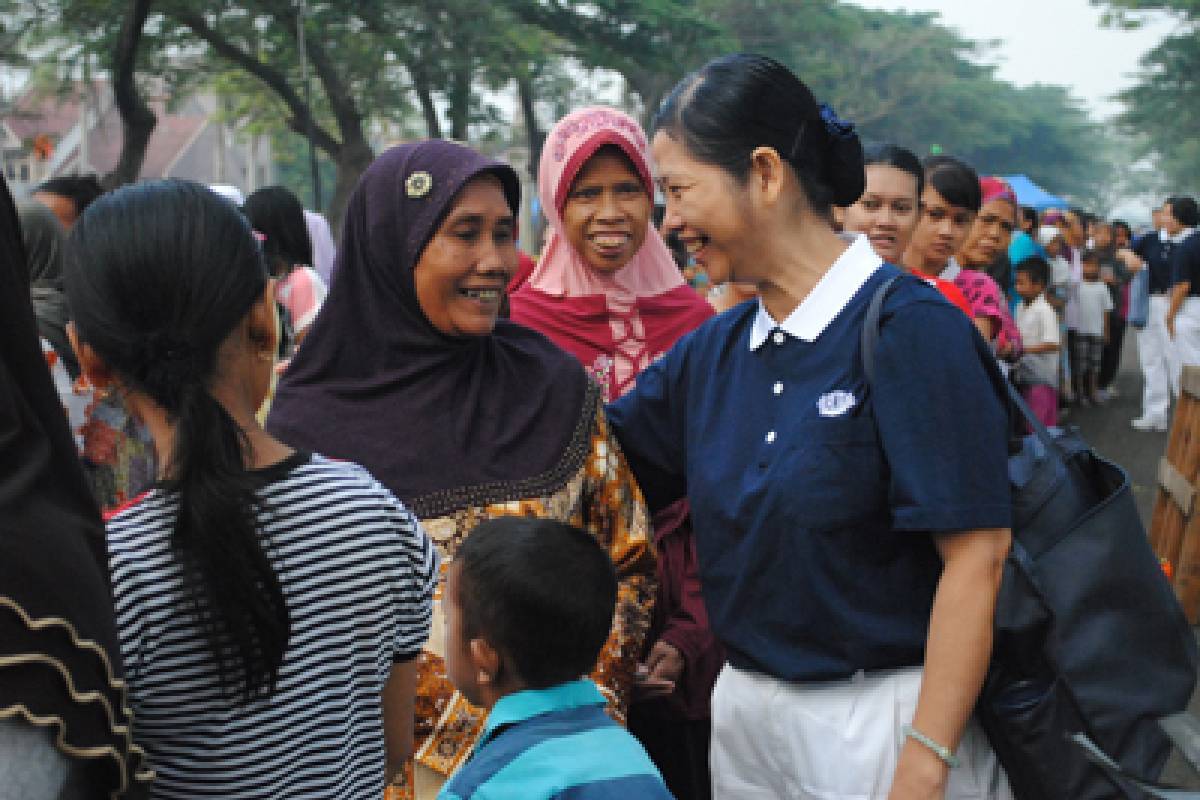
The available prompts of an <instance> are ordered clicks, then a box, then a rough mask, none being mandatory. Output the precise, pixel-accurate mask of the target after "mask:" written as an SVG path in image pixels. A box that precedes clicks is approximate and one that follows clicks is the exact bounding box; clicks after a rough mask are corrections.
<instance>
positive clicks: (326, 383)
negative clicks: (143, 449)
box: [267, 141, 654, 797]
mask: <svg viewBox="0 0 1200 800" xmlns="http://www.w3.org/2000/svg"><path fill="white" fill-rule="evenodd" d="M519 204H520V183H519V181H518V179H517V175H516V173H515V172H514V171H513V169H512V168H511V167H509V166H508V165H506V164H502V163H500V162H497V161H493V160H491V159H489V158H486V157H484V156H482V155H480V154H478V153H476V152H474V151H473V150H470V149H468V148H466V147H463V146H461V145H457V144H452V143H450V142H443V141H427V142H420V143H416V144H409V145H402V146H400V147H395V148H393V149H391V150H389V151H387V152H386V153H384V154H383V155H382V156H380V157H379V159H378V160H376V162H375V163H374V164H373V165H372V166H371V168H370V169H368V170H367V172H366V173H365V174H364V175H363V177H362V180H361V181H360V182H359V185H358V187H357V188H356V189H355V191H354V194H353V196H352V197H351V199H350V205H349V208H348V210H347V215H346V223H345V228H344V233H343V240H342V246H341V248H340V250H339V252H338V257H337V264H336V266H335V272H336V274H337V280H336V281H334V284H333V287H332V289H331V290H330V293H329V297H328V298H327V300H326V303H325V306H324V308H323V309H322V311H321V315H320V316H319V317H318V318H317V321H316V322H315V323H313V327H312V329H311V330H310V332H309V335H308V338H307V340H306V341H305V344H304V346H303V347H302V348H300V350H299V352H298V354H297V356H296V357H295V359H294V360H293V361H292V364H291V366H290V367H289V369H288V371H287V373H286V374H285V375H284V377H283V379H282V380H281V382H280V385H279V389H278V392H277V394H276V397H275V401H274V405H273V407H272V411H271V415H270V417H269V419H268V422H267V427H268V429H269V430H270V431H271V432H272V433H273V434H275V435H276V436H278V437H279V438H280V439H282V440H283V441H285V442H287V443H288V444H291V445H292V446H294V447H299V448H304V449H312V450H317V451H320V452H323V453H326V454H328V455H330V456H333V457H341V458H346V459H349V460H353V461H355V462H357V463H359V464H362V465H363V466H365V467H366V468H367V469H369V470H370V471H371V472H372V473H373V474H374V475H375V477H376V478H378V479H379V480H380V481H381V482H382V483H383V484H384V485H386V486H387V487H388V488H389V489H391V490H392V492H394V493H395V494H396V495H397V496H398V497H399V498H401V499H402V500H403V501H404V502H405V503H406V505H408V507H409V508H410V509H411V510H412V511H413V512H414V513H416V515H417V516H418V517H420V518H421V521H422V524H423V525H424V527H425V529H426V531H427V532H428V533H429V535H430V536H431V538H432V539H433V540H434V542H435V543H436V544H437V545H438V547H439V549H440V551H441V555H442V560H443V569H445V568H446V567H448V565H449V564H450V562H451V561H452V560H453V558H454V555H455V553H456V552H457V550H458V547H459V545H460V544H461V543H462V541H463V539H464V537H465V536H466V534H467V533H468V532H469V531H470V530H471V529H472V528H473V527H474V526H475V525H476V524H478V523H479V522H481V521H483V520H485V519H488V518H491V517H495V516H503V515H506V514H526V515H536V516H543V517H548V518H554V519H558V520H562V521H565V522H569V523H571V524H574V525H578V526H580V527H582V528H584V529H585V530H588V531H589V532H591V533H592V534H593V535H595V536H596V537H597V539H599V540H600V541H601V543H602V544H603V545H604V546H605V547H606V548H607V549H608V550H609V553H610V554H611V556H612V559H613V562H614V564H615V565H616V567H617V571H618V576H619V577H620V579H621V583H620V594H619V598H618V607H617V614H616V619H615V620H614V626H613V633H612V636H611V637H610V640H609V643H608V644H607V645H606V647H605V649H604V651H603V652H602V653H601V656H600V661H599V663H598V665H597V667H596V672H595V673H594V675H593V677H594V678H595V679H596V681H597V683H598V684H599V685H600V687H601V689H602V691H604V692H605V694H606V695H607V696H608V698H609V700H610V709H611V711H612V712H613V714H614V716H616V717H617V718H618V719H623V718H624V714H625V710H626V708H627V707H628V701H629V692H630V689H631V687H632V684H633V678H634V673H635V669H636V664H637V658H638V655H639V653H640V652H641V648H642V640H643V638H644V636H645V633H646V628H647V626H648V623H649V613H650V603H651V598H652V597H653V575H654V556H653V549H652V546H651V539H650V534H651V531H650V522H649V518H648V515H647V511H646V507H645V502H644V500H643V498H642V494H641V491H640V490H639V489H638V487H637V484H636V483H635V482H634V480H633V477H632V475H631V473H630V472H629V468H628V466H627V464H626V462H625V458H624V456H623V455H622V454H621V450H620V447H619V446H618V444H617V443H616V440H615V439H613V438H612V436H611V435H610V433H609V431H608V427H607V423H606V421H605V417H604V411H603V405H602V403H601V398H600V390H599V389H598V387H596V386H595V385H594V384H591V383H590V382H589V381H588V379H587V377H586V375H585V373H584V371H583V368H582V367H581V366H580V365H579V362H578V361H576V360H575V359H574V358H573V357H571V356H569V355H567V354H566V353H564V352H562V351H561V350H559V349H558V348H557V347H556V346H554V345H553V344H552V343H551V342H550V341H549V340H548V339H546V338H545V337H543V336H542V335H541V334H538V333H535V332H534V331H532V330H529V329H528V328H525V327H523V326H520V325H517V324H515V323H511V322H508V321H507V320H502V319H499V312H500V307H501V303H502V301H503V299H504V291H505V287H506V285H507V283H508V281H509V279H510V278H511V277H512V275H513V273H514V271H515V270H516V266H517V248H516V216H517V209H518V207H519ZM434 617H435V625H434V627H435V632H434V634H433V636H431V637H430V643H429V645H428V647H427V649H426V652H425V653H424V655H423V656H422V658H421V662H420V665H419V671H420V674H419V683H418V695H417V708H416V716H417V731H416V733H417V750H416V760H417V768H416V786H415V796H418V797H425V796H427V795H428V796H430V797H432V796H433V795H434V794H436V790H437V787H438V786H440V785H441V782H442V781H443V780H444V779H445V776H447V775H449V774H450V773H451V772H453V771H454V769H456V768H457V767H458V766H459V765H460V764H461V763H462V762H463V761H464V760H465V759H466V758H467V756H468V755H469V754H470V752H471V749H472V746H473V745H474V743H475V741H476V739H477V737H478V735H479V733H480V732H481V731H482V726H483V722H484V718H485V712H483V711H482V710H480V709H477V708H474V707H473V706H471V705H470V704H469V703H468V702H467V701H466V700H465V699H464V698H463V697H462V695H461V694H459V693H457V692H456V691H454V688H453V686H452V685H451V684H450V682H449V680H448V679H447V677H446V665H445V662H444V660H443V659H442V654H441V652H440V649H441V634H440V633H439V632H438V630H437V629H438V627H439V620H440V619H441V609H440V605H438V606H436V607H435V611H434ZM413 792H414V787H413V786H407V787H405V789H404V792H402V793H401V796H405V794H406V793H407V795H408V796H414V795H413Z"/></svg>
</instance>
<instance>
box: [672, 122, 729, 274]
mask: <svg viewBox="0 0 1200 800" xmlns="http://www.w3.org/2000/svg"><path fill="white" fill-rule="evenodd" d="M652 150H653V153H654V162H655V164H656V165H657V167H658V175H657V181H658V185H659V188H660V189H661V190H662V193H663V196H664V197H665V198H666V201H667V207H666V214H665V216H664V217H663V225H664V229H665V230H667V231H671V232H674V233H675V234H676V235H677V236H678V237H679V241H680V242H682V243H683V245H684V247H686V248H687V251H688V253H689V254H690V255H691V256H692V258H693V259H695V261H696V264H697V265H698V266H700V267H702V268H703V269H704V270H705V272H706V273H707V274H708V277H709V279H710V280H711V281H712V283H713V284H721V283H725V282H727V281H731V280H736V279H737V278H738V276H737V272H738V269H739V268H741V269H745V266H744V265H742V264H740V263H739V260H738V256H739V254H740V252H741V251H742V249H743V247H744V241H745V237H746V236H747V235H749V233H750V231H751V229H752V226H751V224H750V221H749V220H748V219H747V214H746V210H745V208H744V207H743V205H742V204H740V203H739V200H740V199H741V198H742V197H743V192H744V189H743V187H742V186H740V185H738V182H737V181H736V180H734V178H733V176H731V175H730V174H729V173H728V172H726V171H725V170H723V169H721V168H720V167H717V166H714V165H712V164H706V163H704V162H702V161H698V160H696V159H695V158H694V157H693V156H692V154H691V153H690V152H688V149H687V147H686V146H685V145H684V144H683V143H682V142H680V141H678V140H676V139H675V138H673V137H672V136H669V135H668V134H666V133H664V132H662V131H659V132H658V133H656V134H655V135H654V141H653V143H652ZM746 277H748V276H743V279H745V278H746Z"/></svg>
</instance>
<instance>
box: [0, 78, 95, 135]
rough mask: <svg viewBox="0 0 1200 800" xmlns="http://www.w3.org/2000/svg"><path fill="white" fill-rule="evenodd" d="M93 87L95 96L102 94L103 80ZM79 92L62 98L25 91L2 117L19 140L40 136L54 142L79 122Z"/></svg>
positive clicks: (72, 92)
mask: <svg viewBox="0 0 1200 800" xmlns="http://www.w3.org/2000/svg"><path fill="white" fill-rule="evenodd" d="M94 86H95V90H96V92H97V93H100V92H103V91H105V82H104V81H95V82H94ZM82 93H83V87H82V85H81V86H77V87H76V88H75V89H74V90H73V91H71V92H69V93H68V94H66V95H60V94H58V93H56V92H47V91H40V90H37V89H27V90H26V91H24V92H23V93H22V94H21V96H20V97H18V98H17V100H16V102H15V103H13V107H12V110H11V111H9V112H8V113H6V114H5V115H4V122H5V123H6V124H7V125H8V128H9V130H11V131H12V132H13V134H14V135H15V136H16V137H17V138H18V139H21V140H22V141H29V140H31V139H33V137H35V136H37V135H38V134H43V133H44V134H47V135H49V136H51V137H53V138H54V139H55V140H56V141H57V140H58V139H61V138H62V137H63V136H65V135H66V134H67V132H68V131H70V130H71V128H73V127H75V125H76V123H78V122H79V107H80V105H81V100H82Z"/></svg>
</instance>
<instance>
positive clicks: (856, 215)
mask: <svg viewBox="0 0 1200 800" xmlns="http://www.w3.org/2000/svg"><path fill="white" fill-rule="evenodd" d="M866 173H867V188H866V190H865V191H863V195H862V197H860V198H859V199H858V202H856V203H855V204H854V205H852V206H847V207H846V208H845V209H844V210H842V211H841V212H840V215H841V217H842V229H843V230H845V231H847V232H850V233H865V234H866V235H867V238H868V239H869V240H870V242H871V247H873V248H874V249H875V252H876V253H877V254H878V255H879V257H880V258H882V259H883V260H884V261H888V262H891V263H892V264H899V263H901V259H903V258H904V251H905V250H906V249H907V248H908V243H909V241H910V240H911V239H912V235H913V231H914V230H915V229H916V227H917V221H918V219H919V217H920V210H921V204H920V198H919V197H917V178H916V176H915V175H912V174H910V173H908V172H905V171H904V170H902V169H898V168H897V167H893V166H891V165H888V164H869V165H867V168H866Z"/></svg>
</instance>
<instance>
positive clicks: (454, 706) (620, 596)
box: [387, 409, 655, 800]
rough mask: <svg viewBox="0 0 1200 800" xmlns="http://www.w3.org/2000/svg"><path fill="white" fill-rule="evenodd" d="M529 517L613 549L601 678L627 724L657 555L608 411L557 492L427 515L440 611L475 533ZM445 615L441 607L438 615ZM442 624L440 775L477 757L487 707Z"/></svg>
mask: <svg viewBox="0 0 1200 800" xmlns="http://www.w3.org/2000/svg"><path fill="white" fill-rule="evenodd" d="M506 515H528V516H537V517H549V518H553V519H559V520H563V521H566V522H570V523H571V524H573V525H577V526H579V527H581V528H583V529H584V530H586V531H588V532H590V533H591V534H592V535H594V536H595V537H596V538H597V539H598V540H599V541H600V543H601V544H602V545H604V547H605V549H606V550H608V552H609V553H610V554H611V556H612V560H613V564H614V565H615V566H616V569H617V576H618V579H619V587H618V593H617V611H616V615H615V618H614V620H613V630H612V633H611V635H610V636H609V640H608V642H607V644H605V646H604V649H603V651H602V652H601V653H600V658H599V660H598V662H597V666H596V670H595V671H594V672H593V673H592V676H591V677H592V679H593V680H595V681H596V683H597V685H598V686H599V687H600V690H601V692H603V693H604V695H605V696H606V697H607V698H608V701H609V712H610V713H611V714H612V716H613V717H614V718H615V719H616V720H618V721H619V722H622V723H623V722H624V721H625V714H626V711H627V710H628V708H629V700H630V692H631V690H632V686H633V678H634V672H635V670H636V668H637V663H638V656H639V655H640V654H641V652H642V644H643V640H644V639H645V636H646V630H647V628H648V627H649V624H650V612H651V610H652V604H653V600H654V589H655V583H654V574H655V557H654V548H653V544H652V541H653V540H652V534H651V527H650V518H649V514H648V512H647V510H646V504H645V500H644V499H643V497H642V493H641V490H640V489H639V488H638V486H637V483H636V482H635V481H634V479H633V475H632V473H631V472H630V470H629V466H628V464H627V463H626V461H625V457H624V455H623V454H622V453H621V449H620V446H619V445H618V444H617V442H616V439H615V438H613V437H612V436H611V435H610V434H609V431H608V423H607V421H606V420H605V417H604V411H603V409H600V410H598V412H597V416H596V422H595V425H594V428H593V433H592V437H591V453H590V454H589V456H588V458H587V460H586V461H585V462H584V464H583V466H582V467H581V468H580V469H579V471H578V473H576V475H575V476H574V477H572V478H571V479H570V480H569V481H568V482H567V483H566V484H565V485H564V486H563V487H562V488H561V489H559V490H558V491H557V492H555V493H553V494H551V495H548V496H543V497H526V498H520V499H514V500H511V501H508V502H501V503H494V504H491V505H487V506H483V507H476V508H468V509H464V510H462V511H458V512H455V513H453V514H449V515H447V516H444V517H438V518H434V519H422V520H421V525H422V526H423V527H424V529H425V532H426V533H427V534H428V535H429V537H430V538H431V539H432V540H433V542H434V544H435V545H437V547H438V550H439V551H440V553H441V556H442V575H443V578H442V582H441V583H439V585H438V588H437V591H436V594H435V601H434V602H435V608H440V604H441V596H442V591H443V587H444V583H445V571H446V569H447V568H448V567H449V565H450V563H451V562H452V561H453V560H454V556H455V553H457V552H458V548H459V547H460V546H461V544H462V542H463V540H464V539H465V538H466V536H467V534H468V533H470V532H471V530H472V529H473V528H474V527H475V525H477V524H478V523H480V522H482V521H483V520H486V519H490V518H492V517H499V516H506ZM437 615H438V612H437V611H435V616H437ZM440 637H441V633H440V631H438V630H437V629H436V626H435V631H434V634H433V636H431V637H430V643H429V645H427V646H426V649H425V652H424V653H423V654H422V655H421V657H420V660H419V662H418V678H417V698H416V746H415V753H416V761H417V762H418V763H419V764H421V765H423V766H425V767H427V768H429V769H431V770H433V771H434V772H436V773H438V774H440V775H443V776H445V775H450V774H451V773H452V772H454V770H455V769H457V768H458V767H459V766H460V765H461V764H462V763H463V761H464V760H466V758H467V757H468V756H469V755H470V754H471V751H472V749H473V748H474V746H475V742H476V740H477V739H478V737H479V734H480V732H481V731H482V730H483V724H484V722H485V720H486V718H487V712H486V711H485V710H483V709H480V708H476V707H474V706H472V705H471V704H470V703H468V702H467V701H466V700H465V699H464V698H463V696H462V695H461V694H459V693H458V692H457V691H455V690H454V687H453V686H452V685H451V683H450V681H449V679H448V678H447V677H446V665H445V662H444V661H443V660H442V658H441V656H440V655H438V653H439V652H440V651H441V647H442V642H441V641H440ZM406 775H407V776H408V779H407V780H403V779H402V780H399V781H397V783H398V784H404V785H393V786H392V787H390V788H389V791H388V795H387V797H388V800H407V799H408V798H412V797H414V796H415V793H414V791H413V789H412V779H411V775H412V773H411V771H408V770H406Z"/></svg>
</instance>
